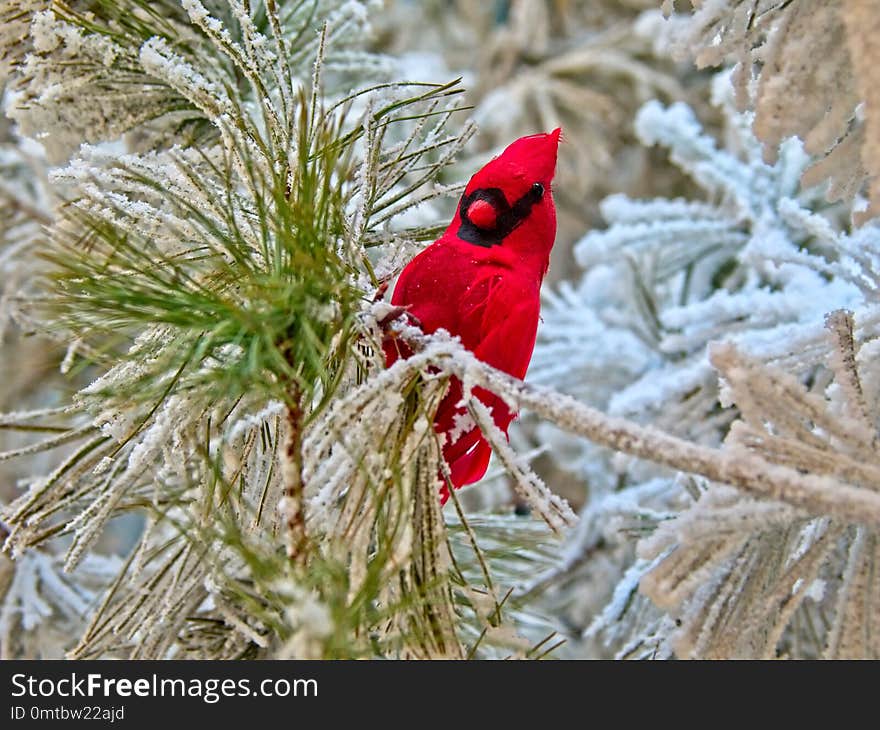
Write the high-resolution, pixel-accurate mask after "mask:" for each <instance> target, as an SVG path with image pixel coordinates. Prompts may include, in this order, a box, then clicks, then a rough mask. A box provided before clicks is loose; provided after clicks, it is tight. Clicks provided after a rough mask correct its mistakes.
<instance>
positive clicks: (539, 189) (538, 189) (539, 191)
mask: <svg viewBox="0 0 880 730" xmlns="http://www.w3.org/2000/svg"><path fill="white" fill-rule="evenodd" d="M532 192H533V193H535V194H536V195H538V196H539V197H543V195H544V186H543V185H541V183H539V182H536V183H532Z"/></svg>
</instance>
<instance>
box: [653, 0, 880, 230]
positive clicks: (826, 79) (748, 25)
mask: <svg viewBox="0 0 880 730" xmlns="http://www.w3.org/2000/svg"><path fill="white" fill-rule="evenodd" d="M691 4H692V5H693V7H694V13H693V16H692V18H691V19H690V20H688V21H686V22H680V23H677V24H676V26H675V27H674V29H668V28H667V32H666V33H665V34H664V35H666V36H668V37H670V38H671V46H672V48H674V50H675V52H676V53H677V54H678V55H679V56H685V55H687V56H692V57H693V58H694V60H695V61H696V63H697V65H698V66H700V67H704V66H721V65H723V64H725V63H727V62H729V61H735V62H736V67H735V70H734V84H735V86H736V89H737V102H738V105H739V107H740V108H741V109H745V108H746V107H751V108H753V109H754V111H755V118H754V122H753V124H754V131H755V134H756V136H757V137H758V138H759V139H760V140H761V141H762V142H763V143H764V158H765V160H766V161H767V162H772V161H773V159H774V155H775V151H776V149H777V147H778V146H779V144H780V143H781V142H782V141H783V140H784V139H785V138H787V137H792V136H798V137H800V138H801V139H802V140H803V141H804V147H805V149H806V151H807V152H808V153H809V154H810V155H812V156H813V157H814V158H815V161H814V162H813V163H812V164H811V165H810V167H809V168H807V169H806V170H805V171H804V176H803V182H804V184H805V185H808V186H809V185H814V184H816V183H818V182H820V181H823V180H828V181H830V183H831V184H830V186H829V188H828V191H827V192H828V196H829V198H830V199H832V200H846V201H851V200H852V199H853V198H854V197H855V196H856V195H858V194H859V193H861V192H862V191H863V188H864V187H865V186H867V194H868V200H869V203H870V205H869V207H868V209H867V211H858V212H857V216H856V217H857V219H858V220H867V219H868V218H870V217H872V216H874V215H876V214H877V212H878V205H880V181H878V178H880V150H878V143H877V142H876V140H877V139H878V138H880V137H878V133H880V121H878V120H880V99H878V98H877V96H876V95H877V92H876V89H877V83H876V81H877V77H876V73H877V72H876V62H875V61H876V58H877V53H878V51H880V47H878V45H877V43H878V41H877V38H878V30H880V20H878V17H880V4H878V3H877V2H874V1H869V2H858V3H852V2H845V1H844V0H834V1H833V2H826V1H825V0H800V1H799V2H785V1H783V0H767V1H762V2H752V0H717V1H708V2H692V3H691ZM672 6H673V3H672V2H671V1H670V0H666V1H665V2H664V3H663V10H664V12H665V13H666V14H669V13H670V12H671V11H672ZM670 30H671V32H670Z"/></svg>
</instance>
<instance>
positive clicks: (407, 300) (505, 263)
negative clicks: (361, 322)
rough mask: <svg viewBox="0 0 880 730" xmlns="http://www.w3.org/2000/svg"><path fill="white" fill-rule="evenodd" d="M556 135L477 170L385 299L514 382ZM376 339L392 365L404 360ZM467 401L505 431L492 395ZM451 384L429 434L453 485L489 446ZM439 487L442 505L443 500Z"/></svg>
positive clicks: (550, 229) (505, 412)
mask: <svg viewBox="0 0 880 730" xmlns="http://www.w3.org/2000/svg"><path fill="white" fill-rule="evenodd" d="M559 135H560V130H559V129H556V130H554V131H553V132H550V133H549V134H535V135H531V136H529V137H522V138H520V139H518V140H516V141H515V142H514V143H513V144H511V145H510V146H509V147H508V148H507V149H505V150H504V152H502V153H501V155H499V156H498V157H496V158H495V159H493V160H491V161H490V162H489V163H487V164H486V166H485V167H483V169H481V170H480V171H479V172H477V173H476V174H475V175H474V176H473V177H472V178H471V180H470V182H469V183H468V185H467V187H466V188H465V191H464V194H463V195H462V198H461V201H460V203H459V207H458V210H457V211H456V214H455V216H454V217H453V219H452V223H450V225H449V227H448V228H447V229H446V232H445V233H444V234H443V235H442V236H441V237H440V238H439V239H437V241H435V242H434V243H433V244H431V245H430V246H428V248H426V249H425V250H424V251H422V253H420V254H419V255H418V256H416V257H415V258H414V259H413V260H412V261H410V263H409V264H408V265H407V266H406V268H404V270H403V272H402V273H401V275H400V278H399V279H398V281H397V286H396V287H395V289H394V294H393V295H392V297H391V303H392V304H395V305H401V306H406V307H408V311H409V312H410V313H411V314H412V315H413V316H414V317H416V319H417V320H418V322H419V323H420V324H421V327H422V329H423V331H425V332H426V333H431V332H434V331H435V330H437V329H441V328H442V329H445V330H447V331H448V332H450V333H451V334H453V335H458V336H459V337H460V338H461V341H462V344H463V345H464V346H465V347H466V348H467V349H469V350H470V351H471V352H473V353H474V354H475V355H476V356H477V357H478V358H479V359H480V360H482V361H483V362H486V363H488V364H489V365H492V366H493V367H496V368H498V369H499V370H503V371H504V372H506V373H510V374H511V375H513V376H514V377H517V378H523V377H524V376H525V374H526V370H527V369H528V366H529V361H530V360H531V357H532V350H533V349H534V347H535V335H536V332H537V328H538V317H539V313H540V289H541V281H542V279H543V278H544V274H545V273H546V272H547V267H548V265H549V263H550V249H551V248H552V247H553V241H554V239H555V237H556V209H555V207H554V205H553V197H552V195H551V187H550V186H551V183H552V181H553V175H554V173H555V170H556V151H557V147H558V143H559ZM407 354H408V353H405V352H402V351H401V348H400V344H399V343H395V342H393V341H391V340H389V341H386V343H385V357H386V361H387V364H388V365H391V363H393V362H394V361H395V360H396V359H397V358H398V357H399V356H401V355H403V356H406V355H407ZM474 395H475V396H476V397H477V398H479V399H480V400H481V401H482V402H483V403H484V404H486V405H487V406H488V407H489V408H491V410H492V417H493V419H494V421H495V423H496V424H497V426H498V427H499V428H500V429H501V430H502V431H504V433H505V434H506V433H507V428H508V426H509V425H510V422H511V421H512V420H513V418H514V417H515V414H514V413H511V411H510V410H509V408H508V407H507V405H506V404H505V403H504V401H502V400H501V399H500V398H498V397H497V396H496V395H494V394H492V393H490V392H488V391H486V390H483V389H481V388H476V389H475V390H474ZM461 397H462V392H461V383H460V382H459V381H458V380H457V379H453V380H452V382H451V384H450V387H449V391H448V392H447V394H446V395H445V396H444V398H443V400H442V401H441V403H440V406H439V408H438V409H437V415H436V417H435V420H434V429H435V430H436V431H437V433H442V434H445V436H446V440H445V443H444V446H443V456H444V458H445V459H446V462H447V463H448V464H449V467H450V472H451V474H452V483H453V485H454V486H455V487H456V488H458V487H461V486H464V485H465V484H471V483H473V482H475V481H477V480H479V479H480V478H482V476H483V475H484V474H485V473H486V468H487V467H488V465H489V456H490V455H491V449H490V447H489V444H488V443H487V441H486V439H485V438H484V437H483V434H482V433H481V432H480V430H479V429H478V428H477V427H476V426H473V425H471V427H470V428H469V429H468V427H467V424H468V423H471V422H470V419H469V418H468V417H467V412H466V410H465V409H464V408H462V407H460V406H459V405H458V403H459V401H460V400H461ZM448 496H449V495H448V492H447V490H446V487H444V488H443V489H442V491H441V499H442V501H443V502H445V501H446V499H447V498H448Z"/></svg>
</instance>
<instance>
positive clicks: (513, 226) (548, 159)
mask: <svg viewBox="0 0 880 730" xmlns="http://www.w3.org/2000/svg"><path fill="white" fill-rule="evenodd" d="M559 137H560V130H559V129H555V130H553V131H552V132H550V133H548V134H532V135H529V136H528V137H520V138H519V139H518V140H516V141H515V142H513V143H512V144H510V145H509V146H508V147H507V148H506V149H505V150H504V152H502V153H501V154H500V155H498V157H495V158H494V159H492V160H490V161H489V162H487V163H486V165H484V166H483V168H482V169H481V170H479V171H478V172H477V173H476V174H475V175H474V176H473V177H472V178H471V179H470V182H468V184H467V187H466V188H465V191H464V195H463V196H462V198H461V202H460V203H459V210H458V215H456V216H455V218H453V220H452V223H451V224H450V226H449V228H448V229H447V235H448V236H450V237H455V238H457V239H458V240H461V241H464V242H466V243H470V244H473V245H476V246H481V247H483V248H491V247H493V246H504V247H505V248H507V249H509V250H511V251H512V252H516V253H517V254H519V255H521V256H526V255H527V256H529V257H531V256H537V257H538V258H539V259H540V260H541V261H543V262H544V265H543V266H542V267H541V268H542V271H541V273H542V274H543V271H544V270H546V263H547V261H548V260H549V255H550V247H551V246H552V245H553V239H554V238H555V236H556V209H555V208H554V206H553V198H552V195H551V185H552V183H553V176H554V174H555V172H556V154H557V148H558V147H559Z"/></svg>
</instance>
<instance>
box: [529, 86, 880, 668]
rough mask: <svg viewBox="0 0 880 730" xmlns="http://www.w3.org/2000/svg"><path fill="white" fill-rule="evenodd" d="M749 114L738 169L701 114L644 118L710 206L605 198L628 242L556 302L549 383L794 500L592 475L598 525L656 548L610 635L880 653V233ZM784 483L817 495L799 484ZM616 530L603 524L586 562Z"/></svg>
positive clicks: (792, 145)
mask: <svg viewBox="0 0 880 730" xmlns="http://www.w3.org/2000/svg"><path fill="white" fill-rule="evenodd" d="M726 82H727V77H726V76H725V77H721V79H720V80H719V83H718V85H717V89H718V91H719V92H722V90H724V89H729V88H730V86H729V85H728V84H727V83H726ZM718 101H719V103H724V95H723V93H719V98H718ZM727 114H728V115H729V118H730V122H731V124H730V128H729V129H728V134H729V145H728V147H729V151H728V150H719V149H718V148H717V146H716V145H715V143H714V142H713V140H712V139H711V138H709V137H707V136H706V135H705V134H704V133H703V132H702V130H701V129H700V127H699V125H698V124H697V123H696V121H695V119H694V118H693V116H692V114H691V112H690V110H689V109H687V108H686V107H684V106H682V105H673V106H671V107H668V108H663V107H661V106H660V105H659V104H657V103H650V104H648V105H646V106H645V107H644V108H643V109H642V111H641V112H640V114H639V116H638V118H637V120H636V127H637V131H638V133H639V134H640V136H641V138H642V139H643V140H644V141H645V143H647V144H652V143H657V142H659V143H660V144H662V145H664V146H666V147H668V148H669V149H670V154H671V157H672V159H673V160H674V161H675V162H676V163H677V164H679V165H680V166H682V167H683V168H684V169H685V170H686V171H687V172H688V173H689V174H691V175H692V176H693V177H694V179H695V180H696V181H697V182H698V183H699V184H700V186H701V187H703V188H704V189H705V190H706V193H707V199H708V200H707V201H706V202H702V201H701V202H696V201H694V202H692V201H684V200H663V199H657V200H652V201H633V200H629V199H626V198H624V197H620V196H617V197H612V198H610V199H608V200H606V201H605V203H604V204H603V212H604V213H605V215H606V217H607V219H608V221H609V223H610V227H609V228H608V229H607V230H605V231H601V232H593V233H590V234H588V235H587V236H586V237H585V238H584V239H583V240H582V241H581V242H580V243H579V244H578V246H577V248H576V254H577V256H578V260H579V261H580V262H581V263H582V264H583V265H584V266H585V267H586V269H587V271H586V273H585V275H584V276H583V279H582V280H581V282H580V283H579V284H578V285H577V286H576V287H563V288H562V289H561V291H560V292H559V293H558V294H555V295H552V296H551V297H550V300H549V303H550V305H551V307H550V310H549V312H547V313H545V319H546V326H545V327H544V329H543V330H542V333H543V334H542V337H543V341H544V343H545V344H544V346H543V347H542V348H540V349H539V354H540V356H541V359H540V360H538V361H537V362H536V364H535V366H536V367H535V370H534V371H533V376H534V377H535V379H536V380H542V381H553V382H556V383H560V382H565V381H564V379H565V378H570V381H569V382H568V383H566V385H567V387H568V389H570V390H572V391H575V392H577V393H578V395H580V396H582V397H586V398H589V399H590V400H592V401H593V402H595V403H597V404H598V405H601V406H603V407H606V408H608V410H609V411H610V412H611V413H613V414H618V415H626V416H630V417H633V418H635V417H638V418H640V419H645V420H648V421H650V423H651V424H652V425H654V426H660V427H661V428H663V430H664V431H666V432H667V433H676V434H678V435H680V436H682V437H683V438H685V439H687V441H688V442H689V443H705V444H707V445H718V444H720V445H721V454H722V455H725V457H726V458H727V459H730V461H731V463H730V466H733V467H734V469H736V467H738V466H746V465H748V464H750V463H751V464H752V465H753V466H759V465H760V468H761V471H762V473H763V479H764V480H766V483H767V487H768V488H767V491H766V492H765V495H764V496H765V497H770V498H772V499H769V500H768V499H755V498H754V496H755V494H754V492H753V491H752V490H751V489H750V488H747V489H746V490H745V493H744V492H743V491H738V490H735V489H731V488H730V487H728V486H724V485H722V484H719V483H718V482H723V481H728V483H735V482H733V481H732V480H730V476H731V473H730V472H729V471H728V475H727V478H726V479H725V478H722V479H719V478H718V476H720V474H719V475H718V476H715V477H713V478H712V479H710V480H709V481H706V480H697V481H695V482H694V481H691V482H685V483H683V484H682V485H676V483H675V480H674V479H670V478H669V477H663V476H662V472H660V473H658V472H656V471H652V470H651V469H648V470H647V473H646V469H645V467H644V466H643V465H634V466H632V467H629V466H627V465H623V469H622V470H621V469H620V468H618V469H617V473H618V474H619V479H623V482H624V484H625V488H624V490H623V492H619V491H617V489H618V488H619V486H620V481H619V479H618V481H617V482H616V483H615V482H612V481H611V480H609V478H608V474H609V473H611V474H613V473H614V472H615V469H614V468H613V466H612V465H611V464H609V463H608V461H607V459H605V460H604V463H605V465H606V466H605V468H604V473H603V477H604V479H596V478H595V476H594V475H595V473H596V472H598V471H600V469H599V468H597V467H596V466H595V464H594V465H591V466H590V470H589V472H588V473H587V475H586V476H587V477H588V478H590V477H593V478H592V479H591V481H590V486H591V489H594V490H595V491H596V492H597V493H598V494H597V496H596V497H593V506H592V508H591V512H592V513H598V514H599V515H601V517H600V518H597V519H601V520H604V521H605V522H606V523H607V522H609V521H611V520H616V526H617V528H618V529H624V530H628V531H629V532H630V533H632V532H633V530H634V526H638V529H637V531H636V532H635V534H636V535H639V534H641V535H645V536H644V537H642V539H641V540H639V542H638V546H637V557H638V559H637V560H636V562H635V563H634V564H633V565H632V567H631V568H630V569H629V570H627V571H626V573H625V574H624V575H623V577H622V579H621V581H620V582H619V583H618V584H617V586H616V587H615V589H614V595H613V597H612V600H611V602H610V603H609V604H608V606H607V607H606V609H605V610H604V611H603V613H602V614H601V615H600V616H599V617H598V618H597V619H596V621H595V622H594V623H593V625H592V626H591V628H590V630H589V636H597V635H601V636H603V637H604V639H605V641H606V642H607V643H608V644H609V645H611V646H613V647H614V648H615V650H616V651H617V652H618V655H619V656H673V655H674V656H680V657H714V658H723V657H772V656H776V655H777V654H778V653H783V654H785V655H788V656H794V657H818V656H833V657H837V656H847V657H873V656H876V655H877V651H878V647H877V645H876V643H875V641H874V638H873V637H874V635H875V632H874V630H873V628H872V627H873V625H874V622H875V621H876V620H877V619H876V617H877V615H878V613H877V607H876V605H875V601H876V596H875V593H876V589H875V587H874V585H873V582H872V579H871V575H873V571H874V562H873V561H874V557H873V553H872V552H871V551H872V550H873V549H874V548H873V540H874V537H873V536H874V534H875V531H876V523H874V521H873V518H869V517H868V515H867V512H865V513H862V514H858V513H857V512H851V513H849V515H844V514H842V513H841V512H839V511H838V510H839V508H840V507H841V506H842V505H843V503H844V502H847V501H850V500H858V499H862V498H867V499H868V500H869V501H871V502H873V497H874V492H876V490H877V488H878V483H877V476H880V475H874V474H873V472H872V469H873V467H872V466H870V464H871V461H872V459H871V456H870V455H871V453H872V449H873V448H874V443H875V442H876V438H877V421H876V415H875V414H876V398H877V392H876V390H875V387H874V386H873V382H874V380H875V378H876V375H872V370H873V368H872V357H871V354H870V353H871V352H872V351H873V347H874V341H875V339H876V323H877V313H876V304H875V302H876V287H877V263H878V262H877V260H876V256H875V255H874V253H873V249H874V247H875V246H876V240H877V236H878V230H877V228H876V226H875V225H874V224H866V225H865V226H864V227H863V228H861V229H860V230H858V231H856V232H853V233H850V234H847V233H845V232H842V231H841V230H840V229H839V227H838V225H837V224H839V220H838V219H839V218H840V217H841V216H840V214H839V211H835V210H833V209H828V210H826V211H824V215H822V214H819V213H818V212H815V211H816V210H817V208H820V207H821V203H820V201H821V196H820V195H818V194H817V192H816V191H806V192H804V193H803V194H801V195H798V194H797V181H798V178H799V176H800V173H801V171H802V170H803V168H804V166H805V164H806V163H807V159H808V158H807V157H806V156H805V155H804V153H803V151H802V149H801V145H800V143H799V142H797V141H796V140H788V141H786V143H785V144H784V145H783V146H782V148H781V149H780V150H779V154H778V159H777V162H776V164H775V165H774V166H772V167H769V166H767V165H766V164H764V163H763V162H762V161H761V159H760V156H761V149H760V146H759V143H758V142H757V140H755V139H754V137H752V135H751V131H750V129H751V124H750V122H751V119H749V118H748V117H742V116H739V115H737V114H736V113H735V112H734V111H733V109H732V107H731V105H730V104H729V103H728V105H727ZM733 151H736V152H737V153H738V155H735V154H733ZM808 206H812V207H808ZM621 282H625V287H621V286H620V284H621ZM584 321H586V322H587V323H588V324H587V328H588V329H587V331H588V332H589V341H588V342H585V341H584V340H583V339H582V338H583V336H584V327H583V325H582V324H580V323H582V322H584ZM576 323H577V324H576ZM576 342H579V343H581V344H580V350H581V351H582V352H583V355H581V357H580V358H579V360H580V361H581V362H582V363H583V365H582V367H583V368H584V369H585V370H581V369H579V368H572V369H570V370H568V371H567V374H566V373H562V372H561V371H560V370H559V369H558V367H557V365H558V363H559V362H560V358H559V356H558V353H559V351H560V350H561V349H563V348H572V347H573V346H575V347H577V345H576V344H575V343H576ZM583 372H586V373H588V376H586V377H585V376H584V375H583ZM672 373H674V375H672ZM585 383H586V384H588V386H589V387H588V389H586V390H585V389H584V388H583V387H582V385H583V384H585ZM872 414H873V415H872ZM591 453H592V452H591V451H588V452H587V453H586V454H585V455H584V458H582V459H573V461H574V462H575V463H577V464H583V463H588V460H589V454H591ZM655 460H656V461H660V462H661V463H662V459H657V458H656V457H655ZM667 463H668V462H667ZM779 467H785V468H786V469H787V470H794V471H795V472H796V473H798V474H801V475H804V476H803V477H802V479H801V480H800V481H801V482H802V484H800V485H797V486H796V485H795V484H794V483H791V484H790V485H789V487H791V488H790V489H789V488H788V487H783V486H782V481H779V479H780V478H782V480H786V481H787V478H786V477H783V474H782V472H780V471H779ZM723 470H724V469H722V471H723ZM690 471H692V472H695V473H702V474H703V475H704V476H711V475H709V474H708V473H707V472H706V471H702V472H700V471H699V470H697V469H691V470H690ZM658 480H659V481H658ZM773 482H776V483H775V484H773ZM682 486H686V487H687V492H685V491H684V490H682ZM687 493H690V498H687V497H686V494H687ZM683 498H685V501H684V502H683ZM820 503H821V504H820ZM869 509H873V508H869ZM615 516H617V517H616V518H615ZM621 518H622V519H621ZM603 532H604V534H607V527H606V528H605V531H603V530H602V529H597V528H596V527H595V526H593V527H592V528H591V529H588V526H587V525H584V526H583V527H582V528H581V529H580V530H579V533H580V534H579V536H578V540H577V541H576V542H575V543H574V547H573V548H572V551H573V555H578V554H582V553H583V551H588V550H591V549H594V548H595V545H596V543H597V540H598V539H600V537H601V536H602V535H603ZM618 539H619V538H618ZM645 597H647V598H649V599H650V603H648V602H647V601H645ZM658 609H659V611H658Z"/></svg>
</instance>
